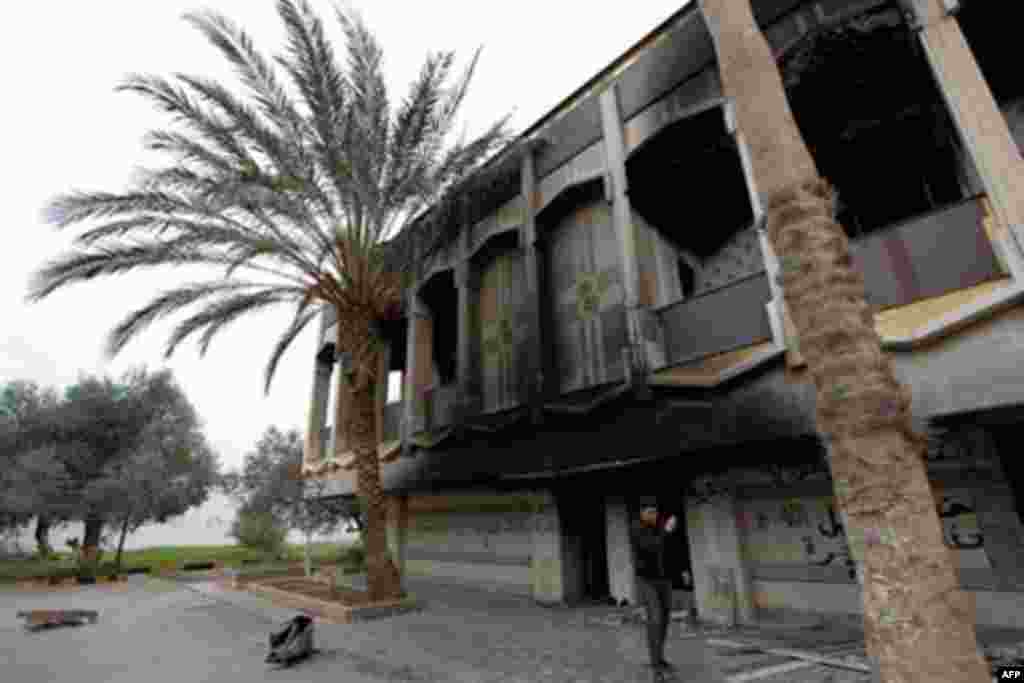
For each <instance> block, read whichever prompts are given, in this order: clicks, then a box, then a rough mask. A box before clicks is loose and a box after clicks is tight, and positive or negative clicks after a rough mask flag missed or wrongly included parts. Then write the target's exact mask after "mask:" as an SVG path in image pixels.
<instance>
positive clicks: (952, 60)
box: [904, 0, 1024, 278]
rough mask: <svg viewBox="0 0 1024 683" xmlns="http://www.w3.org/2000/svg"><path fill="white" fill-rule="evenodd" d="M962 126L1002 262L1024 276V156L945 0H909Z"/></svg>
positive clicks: (927, 52)
mask: <svg viewBox="0 0 1024 683" xmlns="http://www.w3.org/2000/svg"><path fill="white" fill-rule="evenodd" d="M904 4H905V5H907V6H908V7H909V8H910V9H911V11H912V12H913V14H914V16H915V18H916V20H917V23H918V26H919V31H920V32H919V35H920V39H921V44H922V46H923V47H924V52H925V55H926V56H927V59H928V62H929V63H930V64H931V67H932V71H933V73H934V74H935V79H936V81H937V82H938V84H939V89H940V90H941V91H942V94H943V97H944V98H945V100H946V105H947V106H948V107H949V111H950V114H951V115H952V117H953V121H954V122H955V124H956V127H957V130H959V132H960V136H961V138H962V139H963V141H964V144H965V145H966V147H967V151H968V153H969V154H970V156H971V158H972V159H973V161H974V165H975V167H976V168H977V169H978V173H979V174H980V175H981V180H982V183H984V185H985V191H986V193H987V195H988V198H989V202H990V203H991V205H992V210H993V213H994V214H995V219H996V220H995V222H996V226H995V232H996V234H997V241H996V243H995V244H993V248H994V249H995V251H996V255H997V256H998V257H999V259H1000V261H1002V265H1003V267H1004V268H1006V269H1007V270H1008V271H1009V272H1010V273H1012V274H1013V275H1014V276H1015V277H1018V278H1019V277H1022V276H1024V255H1022V252H1021V248H1022V246H1024V159H1022V158H1021V154H1020V150H1019V149H1018V148H1017V145H1016V143H1015V142H1014V140H1013V135H1012V134H1011V133H1010V127H1009V126H1008V125H1007V123H1006V118H1005V117H1004V116H1003V113H1002V112H1001V111H1000V110H999V107H998V106H997V105H996V101H995V98H994V97H993V95H992V90H991V89H990V88H989V86H988V82H987V81H986V80H985V77H984V75H983V74H982V73H981V69H979V68H978V62H977V61H976V60H975V58H974V53H973V52H971V48H970V46H969V45H968V44H967V40H966V39H965V38H964V35H963V32H962V31H961V30H960V24H959V22H958V21H957V19H956V17H954V16H952V15H951V14H949V13H948V12H947V10H946V8H945V3H944V2H943V1H942V0H904Z"/></svg>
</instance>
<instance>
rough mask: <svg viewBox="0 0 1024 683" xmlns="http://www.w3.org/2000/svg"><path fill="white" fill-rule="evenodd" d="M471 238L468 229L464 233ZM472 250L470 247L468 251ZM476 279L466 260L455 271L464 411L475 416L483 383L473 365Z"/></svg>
mask: <svg viewBox="0 0 1024 683" xmlns="http://www.w3.org/2000/svg"><path fill="white" fill-rule="evenodd" d="M463 234H464V235H468V234H469V231H468V229H467V230H466V231H465V232H464V233H463ZM464 250H468V246H466V247H464ZM475 280H476V277H475V273H474V272H473V268H472V265H471V264H470V263H469V261H468V260H463V261H462V262H460V263H459V264H458V265H457V266H456V267H455V285H456V286H457V287H458V291H459V340H458V380H459V394H460V396H459V402H460V404H461V405H460V409H461V411H464V412H466V413H472V412H474V411H473V408H474V407H475V406H476V405H477V402H478V399H479V393H480V392H479V380H478V377H477V372H476V367H475V364H474V362H473V360H474V358H475V356H476V354H475V353H474V352H475V350H476V344H477V339H476V338H475V335H474V334H473V301H474V299H475V298H476V289H477V287H476V282H475Z"/></svg>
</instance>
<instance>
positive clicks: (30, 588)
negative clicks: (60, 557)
mask: <svg viewBox="0 0 1024 683" xmlns="http://www.w3.org/2000/svg"><path fill="white" fill-rule="evenodd" d="M127 587H128V582H127V581H124V580H123V579H119V580H117V581H109V580H106V579H102V580H101V579H97V580H96V583H94V584H84V585H83V584H79V583H78V581H77V580H76V579H67V580H64V581H61V582H59V583H56V584H51V583H49V582H48V581H16V582H14V583H6V584H2V585H0V590H14V591H23V592H26V593H50V592H61V593H66V592H68V591H75V590H79V589H82V588H105V589H109V590H120V589H124V588H127Z"/></svg>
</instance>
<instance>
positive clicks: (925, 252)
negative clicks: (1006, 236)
mask: <svg viewBox="0 0 1024 683" xmlns="http://www.w3.org/2000/svg"><path fill="white" fill-rule="evenodd" d="M984 201H985V199H984V197H974V198H972V199H968V200H966V201H964V202H961V203H959V204H954V205H953V206H948V207H945V208H943V209H939V210H937V211H932V212H930V213H927V214H924V215H921V216H917V217H915V218H912V219H910V220H907V221H903V222H901V223H897V224H896V225H893V226H890V227H888V228H884V229H883V230H880V231H878V232H875V233H872V234H870V235H867V236H865V237H861V238H858V239H856V240H854V241H853V242H852V243H851V251H852V252H853V260H854V263H856V264H857V267H858V268H859V269H860V271H861V272H862V273H863V274H864V282H865V286H866V288H867V298H868V303H869V304H871V306H872V307H873V308H874V309H875V310H884V309H886V308H892V307H894V306H905V305H906V304H910V303H913V302H915V301H920V300H921V299H930V298H932V297H936V296H942V295H943V294H948V293H949V292H953V291H956V290H958V289H966V288H968V287H973V286H975V285H979V284H981V283H982V282H986V281H988V280H992V279H995V278H998V277H999V276H1001V275H1002V274H1003V273H1002V270H1001V268H1000V266H999V262H998V261H997V260H996V255H995V253H994V252H993V250H992V245H991V243H990V242H989V240H988V235H987V234H986V233H985V227H984V217H985V208H984Z"/></svg>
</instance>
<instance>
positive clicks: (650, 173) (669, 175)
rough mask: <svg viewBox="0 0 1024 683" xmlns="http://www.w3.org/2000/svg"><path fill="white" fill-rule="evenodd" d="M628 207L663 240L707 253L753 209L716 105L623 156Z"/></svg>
mask: <svg viewBox="0 0 1024 683" xmlns="http://www.w3.org/2000/svg"><path fill="white" fill-rule="evenodd" d="M626 173H627V175H628V177H629V199H630V204H631V206H632V207H633V210H634V211H636V212H637V213H638V214H639V215H640V216H641V217H642V218H643V220H644V221H645V222H646V223H648V224H649V225H651V226H652V227H653V228H654V229H656V230H657V231H658V232H660V233H661V234H662V235H663V236H664V237H665V238H666V239H667V240H668V241H670V242H671V243H673V244H675V245H676V246H677V247H679V248H681V249H686V250H687V251H690V252H692V253H693V254H694V255H695V256H696V257H697V258H699V259H707V258H708V257H710V256H712V255H714V254H715V253H716V252H717V251H718V250H719V249H720V248H721V247H722V246H724V245H725V244H726V243H727V242H728V241H729V240H730V239H731V238H732V237H733V235H735V234H736V233H737V232H738V231H740V230H742V229H744V228H747V227H749V226H750V225H751V223H752V222H753V219H754V213H753V210H752V209H751V206H750V195H749V193H748V191H747V181H746V177H745V176H744V173H743V166H742V163H741V161H740V157H739V154H738V153H737V150H736V144H735V141H734V140H733V137H732V136H731V135H730V134H729V132H728V131H727V130H726V128H725V117H724V114H723V112H722V109H721V107H713V108H711V109H709V110H707V111H705V112H702V113H700V114H696V115H694V116H691V117H689V118H686V119H682V120H680V121H676V122H675V123H671V124H669V125H668V126H666V127H665V128H663V129H662V130H661V131H659V132H658V133H657V134H656V135H655V136H654V137H652V138H651V139H650V140H648V141H646V142H645V143H644V144H643V146H642V147H641V148H640V149H638V150H636V151H635V152H634V153H633V154H631V155H630V157H629V159H628V160H627V161H626Z"/></svg>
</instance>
